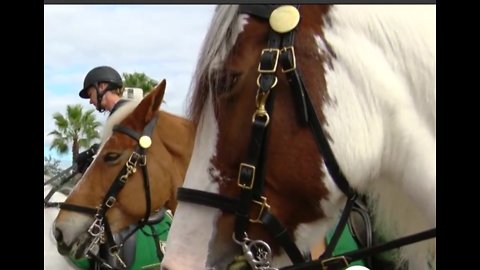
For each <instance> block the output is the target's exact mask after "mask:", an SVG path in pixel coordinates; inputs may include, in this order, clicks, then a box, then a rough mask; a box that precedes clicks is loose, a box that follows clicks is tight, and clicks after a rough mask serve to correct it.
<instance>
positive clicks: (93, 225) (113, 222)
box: [55, 80, 194, 257]
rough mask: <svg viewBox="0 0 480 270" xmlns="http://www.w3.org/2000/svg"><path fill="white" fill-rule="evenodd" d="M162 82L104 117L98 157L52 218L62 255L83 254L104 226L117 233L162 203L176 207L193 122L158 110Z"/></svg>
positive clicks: (191, 135)
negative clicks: (103, 133) (147, 93)
mask: <svg viewBox="0 0 480 270" xmlns="http://www.w3.org/2000/svg"><path fill="white" fill-rule="evenodd" d="M165 84H166V83H165V80H163V81H162V82H161V83H160V84H159V85H157V86H156V88H155V89H154V90H153V91H152V92H151V93H149V95H147V96H146V97H145V98H144V99H143V100H141V101H140V102H139V103H138V102H135V101H130V102H128V103H126V104H125V105H123V106H122V107H120V108H119V109H118V110H117V111H115V113H114V114H113V115H112V116H111V117H110V118H109V119H108V120H107V123H106V125H105V135H104V138H105V139H104V141H103V142H102V145H101V146H100V149H99V151H98V153H97V156H96V157H95V159H94V160H93V162H92V164H91V165H90V167H89V168H88V169H87V171H86V172H85V174H84V175H83V177H82V178H81V179H80V181H79V182H78V184H77V185H76V186H75V188H74V190H73V191H72V192H71V193H70V195H69V196H68V198H67V200H66V201H65V203H66V205H67V207H65V206H63V207H62V208H63V209H62V210H61V211H60V213H59V214H58V217H57V218H56V220H55V235H56V238H57V241H58V247H59V251H60V252H61V253H62V254H67V253H71V254H74V255H75V256H77V257H79V256H81V255H82V254H83V253H84V252H85V248H87V247H88V246H89V245H90V244H91V243H90V242H91V241H92V240H94V238H95V237H92V233H97V232H98V230H103V229H104V226H108V227H109V229H110V230H111V232H112V233H116V232H118V231H119V230H121V229H123V228H125V227H126V226H128V225H130V224H134V223H135V222H138V221H140V220H142V219H146V218H148V217H149V216H150V214H151V213H153V212H155V211H157V210H159V209H160V208H162V207H164V206H166V207H167V208H170V209H172V210H174V209H175V207H176V198H175V191H176V188H177V187H178V186H180V185H181V184H182V183H183V179H184V176H185V172H186V168H187V166H188V162H189V160H190V155H191V151H192V147H193V136H194V129H193V125H192V123H191V121H189V120H186V119H184V118H181V117H178V116H175V115H172V114H169V113H167V112H164V111H160V110H159V107H160V104H161V103H162V99H163V96H164V92H165ZM94 231H96V232H94ZM107 240H108V239H107Z"/></svg>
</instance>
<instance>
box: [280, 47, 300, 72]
mask: <svg viewBox="0 0 480 270" xmlns="http://www.w3.org/2000/svg"><path fill="white" fill-rule="evenodd" d="M288 50H290V51H291V52H292V59H293V67H291V68H289V69H286V70H285V69H283V67H282V72H283V73H287V72H290V71H293V70H295V69H296V68H297V60H296V58H295V49H294V48H293V46H288V47H283V48H282V50H281V51H282V53H284V52H285V53H287V51H288Z"/></svg>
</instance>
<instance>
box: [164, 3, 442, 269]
mask: <svg viewBox="0 0 480 270" xmlns="http://www.w3.org/2000/svg"><path fill="white" fill-rule="evenodd" d="M275 8H276V7H269V6H263V7H259V5H246V6H240V8H239V6H236V5H233V6H223V5H222V6H218V7H217V9H216V11H215V14H214V17H213V19H212V22H211V25H210V28H209V31H208V33H207V36H206V37H205V41H204V45H203V49H202V55H201V56H200V59H199V62H198V64H197V69H196V74H195V78H194V81H193V85H192V96H191V97H192V100H191V104H190V113H191V117H192V119H193V120H194V122H195V124H196V129H197V132H196V136H195V145H194V149H193V153H192V158H191V161H190V165H189V167H188V170H187V173H186V179H185V182H184V185H183V188H181V189H179V191H178V196H179V197H178V199H179V200H180V201H179V204H178V207H177V211H176V214H175V219H174V221H173V224H172V227H171V230H170V232H169V238H168V240H167V252H166V254H165V257H164V260H163V262H162V267H163V269H168V270H191V269H195V270H197V269H216V270H223V269H228V267H229V265H231V263H232V262H234V261H235V258H238V257H236V255H240V254H243V255H244V257H245V258H246V260H247V261H248V262H249V264H250V266H251V267H252V269H276V268H278V267H283V266H289V265H292V261H298V260H299V259H298V256H297V255H298V252H295V248H292V245H291V244H288V240H287V241H285V238H290V239H292V240H291V242H294V244H295V245H294V246H296V247H298V248H297V251H300V252H304V251H306V250H309V249H310V248H311V247H312V246H314V245H315V243H317V242H319V241H321V239H324V237H325V233H326V231H327V230H328V229H329V228H331V227H333V226H334V225H335V223H336V221H337V220H338V217H339V213H340V212H341V210H342V208H343V207H344V206H345V205H346V201H349V200H347V196H353V195H352V194H354V193H355V192H358V193H362V194H365V195H367V196H368V198H369V203H370V206H371V208H372V209H371V211H372V213H373V215H374V220H375V227H376V230H377V231H380V232H381V233H382V234H383V235H384V237H385V238H386V239H387V240H391V239H396V238H399V237H402V236H406V235H410V234H415V233H419V232H423V231H427V230H429V229H431V228H434V227H435V226H436V197H435V196H436V161H435V156H436V150H435V146H436V131H435V129H436V124H435V122H436V94H435V93H436V85H435V77H436V68H435V66H436V63H435V61H436V50H435V42H436V41H435V37H436V32H435V24H436V15H435V12H436V10H435V6H434V5H360V6H358V5H339V6H327V5H300V6H299V7H292V6H288V7H282V8H280V9H275ZM297 23H298V24H297ZM292 29H293V30H292ZM330 151H331V152H330ZM336 165H338V168H336V167H335V166H336ZM343 176H344V177H343ZM342 178H343V179H344V180H345V179H346V181H344V180H342ZM347 181H348V182H347ZM212 194H214V195H212ZM218 194H220V196H219V195H218ZM345 208H347V207H345ZM249 219H250V221H253V222H248V220H249ZM272 220H273V221H272ZM272 224H273V225H272ZM279 224H280V225H279ZM278 228H280V229H278ZM282 228H284V229H285V231H282ZM200 231H201V232H200ZM272 231H273V234H272ZM432 231H434V230H432ZM430 232H431V231H430ZM242 233H243V235H242ZM232 235H233V238H234V239H232ZM429 235H430V237H431V236H434V235H435V234H434V233H433V234H429ZM425 238H426V237H425ZM257 240H258V241H257ZM260 240H261V241H260ZM279 243H281V244H282V247H284V248H281V247H280V244H279ZM285 243H287V244H285ZM252 246H255V247H254V248H252ZM285 247H286V248H285ZM286 249H289V251H287V252H285V250H286ZM270 250H271V253H270ZM292 250H293V251H292ZM253 253H256V254H254V255H252V254H253ZM287 253H288V254H287ZM291 254H293V255H291ZM269 256H272V258H269ZM292 258H293V259H292ZM301 259H302V258H300V260H301ZM402 261H404V262H406V263H408V269H410V270H424V269H428V268H430V269H435V268H436V247H435V239H430V240H427V241H420V242H417V243H414V244H410V245H407V246H404V247H402V248H401V249H400V256H399V258H398V263H400V262H402ZM289 269H290V268H289ZM291 269H297V268H291ZM298 269H304V268H298ZM305 269H307V268H305ZM308 269H313V268H308ZM315 269H322V267H321V265H320V266H317V268H315ZM332 269H338V268H332Z"/></svg>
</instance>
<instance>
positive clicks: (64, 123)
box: [48, 104, 101, 164]
mask: <svg viewBox="0 0 480 270" xmlns="http://www.w3.org/2000/svg"><path fill="white" fill-rule="evenodd" d="M94 112H95V111H94V110H93V109H91V110H87V111H85V112H84V111H83V107H82V105H81V104H76V105H67V113H66V115H65V116H64V115H62V114H61V113H59V112H56V113H54V114H53V119H54V120H55V126H56V127H57V129H56V130H54V131H52V132H50V133H48V135H53V136H54V139H53V142H52V145H51V146H50V149H56V150H57V152H58V153H59V154H66V153H68V150H69V145H71V150H72V161H73V164H75V162H76V161H77V157H78V154H79V150H80V147H83V148H88V147H90V145H91V144H92V143H93V141H94V140H95V139H98V138H100V134H99V133H98V131H97V128H98V127H99V126H100V125H101V123H100V122H99V121H97V119H96V117H95V114H94Z"/></svg>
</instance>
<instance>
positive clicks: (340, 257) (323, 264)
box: [322, 256, 349, 270]
mask: <svg viewBox="0 0 480 270" xmlns="http://www.w3.org/2000/svg"><path fill="white" fill-rule="evenodd" d="M338 259H342V260H343V263H344V264H345V265H344V267H346V266H348V265H349V263H348V261H347V259H346V258H345V256H338V257H332V258H328V259H325V260H322V269H323V270H328V265H325V264H326V263H328V262H331V261H335V260H338Z"/></svg>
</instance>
